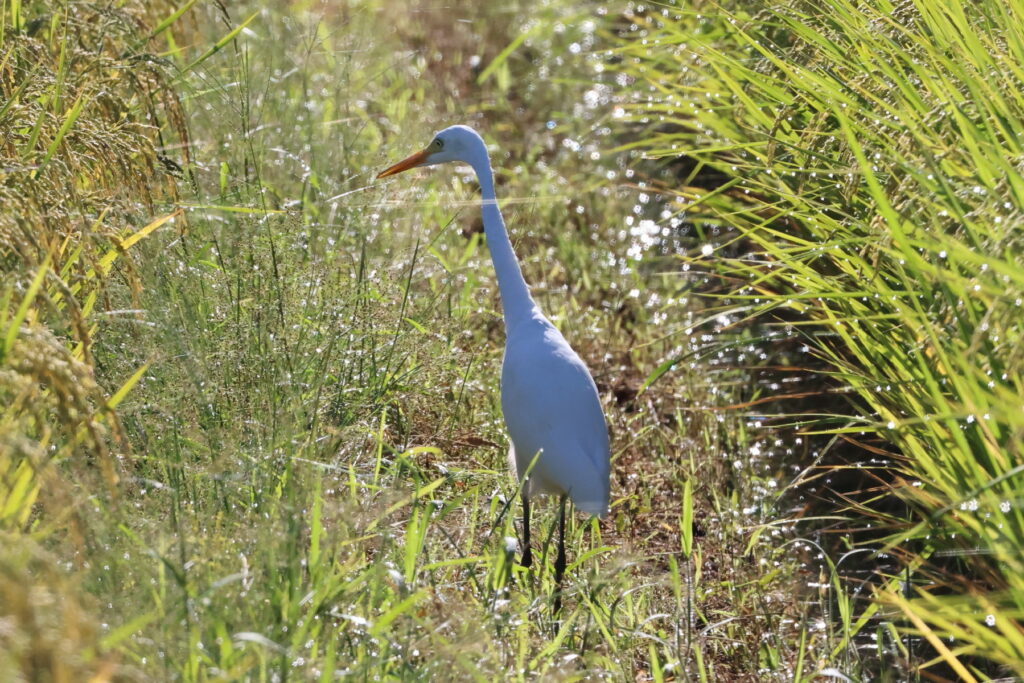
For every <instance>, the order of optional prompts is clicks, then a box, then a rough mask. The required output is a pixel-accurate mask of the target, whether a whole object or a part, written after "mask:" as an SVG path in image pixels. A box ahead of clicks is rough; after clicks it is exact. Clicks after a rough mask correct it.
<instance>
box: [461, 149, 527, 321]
mask: <svg viewBox="0 0 1024 683" xmlns="http://www.w3.org/2000/svg"><path fill="white" fill-rule="evenodd" d="M481 152H482V153H481V154H476V155H474V158H473V159H471V160H470V161H469V163H470V165H471V166H472V167H473V170H474V171H476V178H477V182H479V183H480V195H481V198H482V201H481V205H480V213H481V214H482V217H483V221H484V235H486V237H487V248H488V249H489V250H490V252H491V262H492V263H493V264H494V272H495V274H496V275H497V277H498V290H499V291H500V292H501V308H502V313H503V315H504V316H505V329H506V330H508V329H510V328H511V327H512V323H514V322H517V321H518V320H519V319H520V318H523V317H526V316H528V315H529V314H530V313H532V312H533V310H534V309H535V308H536V307H537V304H535V303H534V301H533V299H532V298H531V297H530V288H529V287H528V286H527V285H526V280H525V279H523V271H522V269H520V267H519V261H518V260H517V259H516V253H515V251H513V249H512V242H511V241H510V240H509V237H508V230H507V229H506V228H505V221H504V219H502V217H501V209H499V208H498V199H497V197H496V195H495V194H494V172H493V171H492V170H491V160H490V157H489V156H488V154H487V150H486V148H484V149H482V150H481Z"/></svg>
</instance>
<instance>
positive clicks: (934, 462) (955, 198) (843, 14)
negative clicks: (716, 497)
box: [617, 0, 1024, 680]
mask: <svg viewBox="0 0 1024 683" xmlns="http://www.w3.org/2000/svg"><path fill="white" fill-rule="evenodd" d="M630 19H631V21H632V22H633V26H632V27H631V29H632V30H629V29H627V30H624V31H621V35H620V44H621V47H620V50H619V51H618V53H617V60H618V61H617V64H618V67H617V69H618V70H619V71H620V72H621V74H623V75H624V76H626V77H627V81H626V82H629V83H631V85H628V86H627V88H626V90H625V91H624V92H625V93H627V94H628V95H629V97H630V100H631V101H630V103H629V104H628V105H623V114H624V115H623V116H622V118H621V120H622V121H623V122H624V126H623V130H626V127H628V129H629V131H630V134H632V135H634V136H635V142H632V143H631V147H633V148H635V149H637V150H642V152H643V153H644V154H645V155H647V156H649V157H652V158H656V159H678V158H680V157H684V158H685V159H687V160H688V162H687V163H688V164H689V166H688V175H686V177H684V178H683V182H682V183H681V184H680V185H670V186H667V187H664V192H665V193H666V195H667V196H668V197H669V199H670V200H671V201H672V204H673V207H674V210H675V211H676V212H678V214H679V215H680V216H681V217H685V218H686V220H687V221H689V222H691V223H693V224H697V225H701V224H704V225H709V224H719V225H723V224H724V225H729V226H733V227H734V228H735V229H736V230H737V234H736V236H735V238H734V239H731V240H724V241H722V243H720V244H716V245H715V249H714V250H713V251H710V250H709V252H708V253H707V254H704V255H699V256H697V255H695V256H694V257H692V258H693V260H692V262H693V263H699V264H700V265H701V266H704V267H709V268H713V269H714V270H715V271H716V272H717V273H719V274H720V275H721V276H722V277H723V278H727V279H726V280H725V282H732V283H738V284H734V285H732V286H730V287H729V291H728V297H727V298H728V299H729V300H731V301H732V302H734V303H733V304H732V306H733V307H734V310H738V311H741V315H742V316H743V317H744V318H745V319H751V320H754V319H756V320H759V321H762V322H765V321H769V322H768V324H769V325H771V322H770V321H772V320H776V321H778V323H777V326H778V327H779V329H781V328H783V327H786V328H787V329H793V330H795V331H796V332H797V333H798V334H799V335H800V336H801V337H802V338H803V340H804V341H803V343H804V344H806V351H805V352H806V353H807V354H810V355H811V356H814V357H816V358H817V359H820V360H822V361H824V362H825V366H826V367H827V372H828V373H829V375H830V376H831V377H832V379H833V380H835V381H836V382H837V383H838V384H839V385H840V386H841V387H843V388H845V390H846V391H848V392H849V395H848V397H849V404H848V405H849V410H848V412H843V413H839V414H833V415H832V416H831V417H828V418H823V419H822V420H821V421H819V422H818V423H817V426H813V425H812V426H809V427H805V431H806V432H808V433H809V434H810V433H814V432H818V433H824V434H827V435H831V436H832V437H834V438H838V439H841V440H846V441H850V442H853V443H857V444H861V445H862V446H863V448H864V450H863V451H862V453H863V455H862V457H861V459H860V460H861V462H860V463H859V464H857V465H856V467H858V468H863V469H864V471H875V474H873V475H869V476H870V479H869V481H870V482H871V483H870V485H869V486H868V488H867V489H866V490H864V491H862V492H861V495H859V496H856V497H852V498H845V499H833V500H832V501H830V502H831V505H830V507H831V508H832V510H833V511H835V512H839V511H842V512H843V513H844V514H845V515H846V516H847V517H848V518H849V519H850V520H851V521H852V522H853V525H854V526H857V525H864V524H867V525H869V526H871V527H875V528H877V527H879V526H881V528H882V529H883V530H884V532H885V534H886V536H885V538H883V539H882V540H881V541H879V539H878V537H877V535H876V536H874V537H873V538H870V539H869V540H866V541H865V542H868V543H870V548H871V549H872V551H874V552H875V553H876V557H886V556H887V555H888V554H893V555H895V557H896V558H897V559H898V560H899V565H900V566H901V567H903V568H905V570H904V571H899V570H897V571H892V572H891V573H890V574H889V576H888V577H884V576H883V577H880V580H878V581H876V582H875V589H874V593H873V595H872V600H873V601H874V605H873V606H871V607H869V608H867V609H866V611H865V614H866V615H869V616H870V615H875V617H876V618H878V617H884V620H887V621H892V622H894V623H896V624H898V625H899V626H900V628H904V629H906V630H907V631H908V632H911V633H913V634H916V635H917V636H919V637H920V638H922V639H923V640H924V641H925V642H926V644H927V645H926V647H927V648H930V649H931V653H932V655H934V657H935V658H934V659H931V660H930V661H925V662H920V661H917V662H916V663H915V662H913V661H912V662H911V665H912V666H914V667H918V666H920V667H921V668H922V669H926V668H930V667H932V666H935V667H946V668H945V671H947V672H949V673H951V674H954V675H957V676H960V677H962V678H964V679H966V680H972V679H974V678H975V677H983V676H985V675H987V674H986V673H985V672H989V673H991V672H994V671H1007V672H1013V673H1015V674H1016V675H1021V673H1022V672H1024V669H1022V668H1021V662H1024V649H1022V648H1024V631H1022V626H1021V621H1020V618H1021V613H1022V608H1024V584H1022V583H1021V576H1022V575H1024V574H1022V571H1021V570H1022V569H1024V567H1022V566H1021V563H1022V556H1021V548H1024V526H1022V524H1024V516H1022V514H1024V513H1022V508H1021V499H1020V491H1021V488H1022V478H1021V477H1022V473H1024V451H1022V444H1024V440H1022V439H1021V436H1022V434H1024V414H1022V413H1021V410H1020V407H1021V405H1024V385H1022V381H1021V378H1022V372H1021V369H1022V368H1021V354H1020V346H1021V321H1022V320H1024V318H1022V316H1021V307H1022V305H1024V304H1022V302H1024V288H1022V285H1024V279H1022V274H1024V261H1022V256H1021V255H1022V253H1024V252H1022V234H1024V233H1022V231H1021V225H1022V220H1024V217H1022V209H1024V167H1022V164H1021V159H1022V156H1021V146H1022V143H1024V139H1022V135H1024V133H1022V131H1024V106H1022V105H1024V100H1022V99H1021V96H1020V93H1021V92H1022V86H1024V83H1022V73H1024V72H1022V68H1021V67H1022V64H1024V33H1022V26H1024V23H1022V21H1021V20H1022V19H1024V5H1022V4H1021V3H1020V2H1016V1H1011V2H986V1H983V2H977V3H971V4H966V5H965V4H961V3H955V2H931V1H924V0H921V1H915V2H905V3H890V2H885V1H883V0H877V1H876V0H870V1H868V2H849V1H847V0H829V1H828V2H825V3H820V4H817V5H812V4H808V3H801V2H729V3H725V6H724V7H723V6H722V5H719V4H717V3H703V2H696V3H693V5H692V6H690V7H687V8H682V7H679V6H677V5H673V6H671V7H666V8H665V9H664V10H662V9H661V8H655V7H651V8H648V9H647V10H646V11H640V10H639V9H636V10H635V12H634V15H633V16H632V17H630ZM652 46H653V47H652ZM709 179H710V182H709ZM805 464H806V465H807V466H811V469H809V470H808V471H807V472H806V473H805V476H806V477H822V476H823V473H822V472H820V471H815V470H814V469H813V463H805ZM825 476H827V473H825ZM894 503H895V504H894ZM825 512H826V513H827V512H828V510H826V511H825ZM906 579H910V584H909V585H906V586H905V590H901V589H900V588H899V586H900V582H902V581H903V580H906ZM861 609H865V606H864V605H862V606H861ZM876 610H877V611H876ZM862 625H863V622H862ZM879 645H881V643H879ZM894 647H895V646H894ZM894 656H895V657H896V658H897V659H902V660H903V661H906V660H907V658H908V656H909V655H908V653H906V652H905V651H904V652H903V653H902V654H900V653H899V652H895V654H894ZM911 659H913V658H911Z"/></svg>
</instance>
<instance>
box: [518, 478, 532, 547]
mask: <svg viewBox="0 0 1024 683" xmlns="http://www.w3.org/2000/svg"><path fill="white" fill-rule="evenodd" d="M522 496H523V559H522V561H521V562H520V563H519V564H520V565H522V566H523V567H529V566H530V565H532V564H533V551H532V550H531V549H530V497H529V496H528V495H526V483H525V482H524V483H523V492H522Z"/></svg>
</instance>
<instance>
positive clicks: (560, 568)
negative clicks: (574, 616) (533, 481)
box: [554, 493, 569, 614]
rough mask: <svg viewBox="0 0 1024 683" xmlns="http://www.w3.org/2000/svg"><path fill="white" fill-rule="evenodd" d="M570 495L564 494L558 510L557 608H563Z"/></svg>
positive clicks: (556, 612) (556, 609) (557, 611)
mask: <svg viewBox="0 0 1024 683" xmlns="http://www.w3.org/2000/svg"><path fill="white" fill-rule="evenodd" d="M568 497H569V496H568V495H567V494H564V493H563V494H562V498H561V500H560V501H559V508H560V510H559V512H558V557H557V558H555V610H554V613H555V614H558V613H559V612H560V611H561V609H562V577H563V576H564V575H565V501H566V499H567V498H568Z"/></svg>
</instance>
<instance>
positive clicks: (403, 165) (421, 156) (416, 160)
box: [377, 150, 430, 178]
mask: <svg viewBox="0 0 1024 683" xmlns="http://www.w3.org/2000/svg"><path fill="white" fill-rule="evenodd" d="M428 156H430V153H429V152H428V151H427V150H423V151H421V152H416V153H415V154H413V155H412V156H410V157H406V158H405V159H402V160H401V161H399V162H398V163H397V164H395V165H394V166H391V167H389V168H386V169H384V170H383V171H381V172H380V173H378V174H377V178H386V177H388V176H389V175H394V174H396V173H401V172H402V171H408V170H409V169H410V168H416V167H417V166H421V165H423V164H425V163H426V161H427V157H428Z"/></svg>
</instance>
